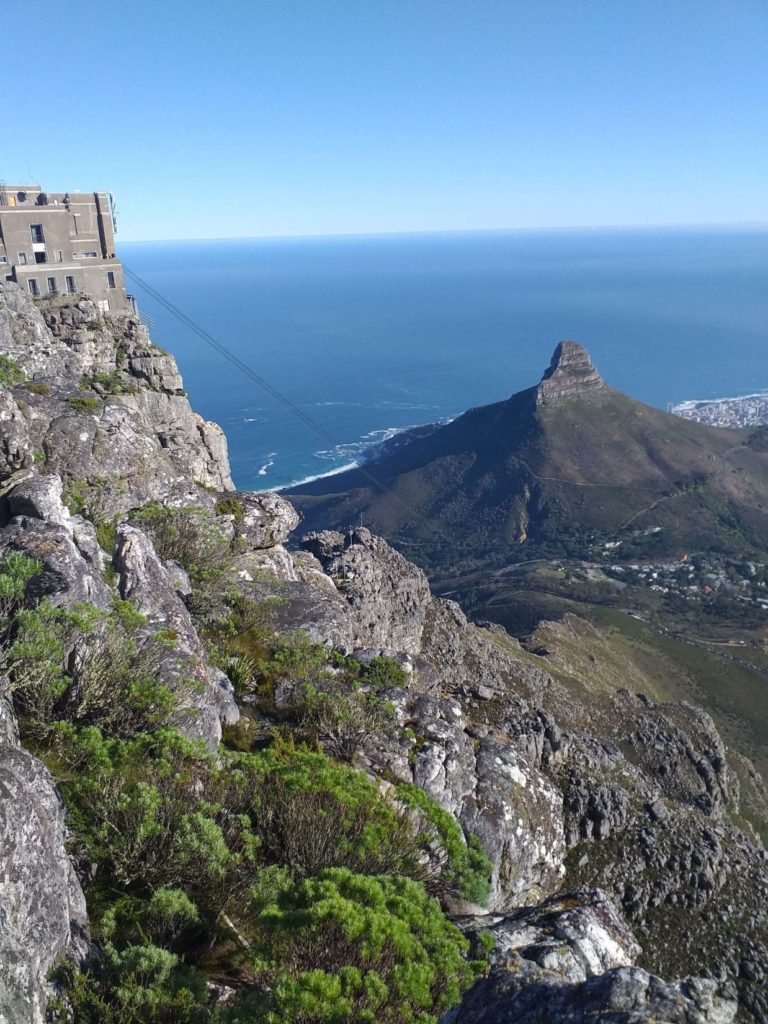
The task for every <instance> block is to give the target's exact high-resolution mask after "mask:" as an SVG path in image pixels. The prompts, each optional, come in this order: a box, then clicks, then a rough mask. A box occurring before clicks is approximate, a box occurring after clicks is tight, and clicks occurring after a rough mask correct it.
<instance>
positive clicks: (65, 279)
mask: <svg viewBox="0 0 768 1024" xmlns="http://www.w3.org/2000/svg"><path fill="white" fill-rule="evenodd" d="M116 231H117V224H116V221H115V212H114V201H113V198H112V194H111V193H109V192H42V191H41V189H40V186H39V185H5V184H0V279H2V278H4V279H5V280H6V281H15V282H16V283H17V284H19V285H21V287H22V288H26V289H27V291H29V293H30V294H31V295H33V296H40V295H47V294H56V293H62V294H64V293H69V294H71V295H87V296H88V297H89V298H90V299H92V300H93V301H94V302H96V303H97V304H98V306H99V308H100V309H102V310H105V311H106V310H116V309H128V308H131V307H132V303H131V302H130V300H129V299H128V297H127V296H126V293H125V281H124V278H123V268H122V265H121V263H120V261H119V260H118V258H117V257H116V256H115V233H116Z"/></svg>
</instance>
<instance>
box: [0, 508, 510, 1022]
mask: <svg viewBox="0 0 768 1024" xmlns="http://www.w3.org/2000/svg"><path fill="white" fill-rule="evenodd" d="M174 517H175V518H174ZM144 522H145V525H146V526H147V528H149V529H153V528H155V529H156V531H157V534H158V536H160V535H162V536H164V537H165V542H166V545H167V546H169V547H173V548H174V550H175V552H176V554H177V555H178V556H179V557H180V558H182V559H183V560H184V563H185V566H186V568H187V569H188V571H189V572H190V576H191V578H192V579H193V580H194V581H196V585H197V587H198V588H199V590H198V597H200V596H201V595H202V594H205V596H206V599H207V600H210V601H212V602H213V605H212V606H213V607H215V608H216V609H217V610H218V615H217V617H216V619H215V621H213V622H212V621H211V620H210V619H208V618H207V614H206V612H205V611H204V606H203V602H202V601H200V600H198V601H197V602H195V601H192V602H191V603H192V607H193V608H197V609H199V611H197V612H196V625H197V627H198V628H199V629H200V631H201V634H202V635H203V636H205V637H206V638H207V642H208V644H209V651H210V654H211V656H212V657H214V658H215V659H216V660H218V661H219V662H220V663H227V664H229V663H230V662H231V661H232V660H233V659H234V661H235V662H236V663H237V664H239V666H240V670H241V671H240V684H241V686H242V687H243V688H244V689H245V690H246V691H248V692H250V693H251V694H254V695H256V698H257V705H256V706H257V707H260V706H262V705H263V706H267V705H270V702H272V701H273V700H274V697H273V693H274V687H275V685H276V682H277V681H278V680H279V681H280V682H281V683H282V684H288V690H289V692H290V694H291V696H290V699H289V700H288V702H287V705H286V706H284V708H283V719H284V721H285V722H286V723H287V724H288V725H289V726H290V731H286V732H285V733H283V732H282V731H281V730H280V729H270V728H268V727H267V728H262V730H261V732H260V733H259V735H258V736H256V735H255V733H254V734H253V735H252V736H251V737H249V738H248V740H247V741H244V739H243V736H242V734H236V735H235V737H234V738H235V740H236V742H230V743H229V744H226V743H225V744H224V746H222V747H221V748H220V749H219V750H218V751H217V752H216V753H215V754H214V753H211V752H209V751H208V750H207V749H206V748H205V747H204V746H202V745H201V744H199V743H195V742H192V741H190V740H189V739H186V738H185V737H184V736H182V735H181V734H180V733H179V732H178V731H177V730H176V729H175V728H174V727H173V726H172V724H171V719H172V716H173V712H174V709H175V706H176V701H177V700H178V695H175V694H172V693H171V692H170V691H169V690H168V689H167V688H166V687H165V686H164V685H163V684H162V683H161V682H160V681H159V680H158V677H157V671H156V665H155V662H154V660H153V656H152V653H151V647H148V646H147V645H146V642H145V637H146V634H145V633H142V627H143V626H144V625H145V619H144V617H143V616H141V615H139V614H138V613H137V612H136V611H135V609H134V608H133V607H132V606H130V605H128V603H127V602H123V601H118V600H116V602H115V610H114V612H112V613H109V614H105V613H103V612H100V611H98V610H97V609H96V608H94V607H93V606H91V605H88V604H81V605H78V606H76V607H75V608H73V609H72V610H69V611H65V610H62V609H59V608H56V607H53V606H52V605H50V604H48V603H47V602H46V601H45V600H43V601H42V602H40V603H34V602H29V601H28V600H27V598H26V596H25V595H26V594H27V585H28V584H29V583H30V581H32V580H34V579H35V577H36V576H37V575H38V574H39V573H40V572H41V565H40V563H38V562H36V561H34V560H32V559H29V558H27V557H26V556H24V555H21V554H11V555H8V556H7V557H6V558H5V559H4V561H3V562H2V564H0V633H1V636H0V640H1V641H2V651H3V659H4V670H5V672H6V673H7V675H8V679H9V681H10V694H11V697H12V699H13V703H14V707H15V711H16V714H17V716H18V721H19V728H20V733H21V737H22V739H23V741H24V743H25V745H26V746H27V747H28V748H29V749H31V750H32V751H33V752H34V753H36V754H37V755H38V756H39V757H41V758H42V759H43V760H44V761H45V763H46V764H47V765H48V767H49V768H50V770H51V771H52V773H53V775H54V777H55V779H56V780H57V783H58V785H59V787H60V789H61V792H62V794H63V797H64V800H65V803H66V806H67V809H68V812H69V814H68V827H69V830H70V849H71V852H72V855H73V857H74V859H75V861H76V862H77V863H81V864H84V865H85V864H94V865H96V864H97V865H98V868H97V870H96V872H95V874H94V875H93V877H92V878H91V879H90V881H89V883H88V884H87V885H86V899H87V903H88V914H89V920H90V926H91V929H92V937H93V939H94V941H95V942H96V944H97V950H98V952H97V955H95V956H94V957H93V959H92V961H91V964H90V966H89V969H88V971H87V973H84V974H81V973H78V972H76V971H73V970H71V969H69V968H62V969H61V971H59V972H58V975H57V979H56V980H57V983H58V984H59V985H60V986H61V987H62V989H63V995H62V997H61V998H60V999H54V1000H53V1001H52V1005H51V1012H52V1013H54V1015H55V1014H56V1012H60V1013H61V1014H64V1017H63V1018H62V1019H72V1020H73V1021H74V1022H76V1024H103V1022H105V1021H107V1020H108V1021H111V1022H118V1024H171V1022H173V1024H198V1022H204V1021H205V1022H211V1021H218V1022H219V1024H235V1022H239V1021H242V1022H245V1021H249V1022H250V1021H255V1020H262V1021H265V1022H274V1024H277V1022H280V1024H289V1022H294V1021H296V1022H298V1021H302V1022H305V1024H344V1022H348V1024H353V1022H355V1024H357V1022H369V1024H373V1022H374V1021H386V1022H391V1024H430V1022H431V1024H434V1022H435V1021H436V1020H437V1017H438V1016H439V1015H440V1014H441V1013H442V1012H443V1011H444V1010H447V1009H449V1008H450V1006H452V1005H454V1004H455V1003H456V1002H457V1001H458V1000H459V998H460V996H461V993H462V992H463V991H464V990H465V989H466V988H467V987H468V986H469V985H470V984H471V982H472V980H473V979H474V977H475V976H476V974H477V972H478V971H481V970H483V969H484V966H485V965H484V963H483V962H481V961H477V962H475V961H472V960H470V959H469V943H468V941H467V940H466V939H465V938H464V937H463V936H462V935H461V933H460V932H459V930H458V929H457V928H456V927H455V926H454V925H453V924H451V923H450V921H449V920H448V918H447V917H446V916H445V914H444V913H443V910H442V907H441V903H440V900H441V899H443V898H444V897H446V896H448V895H451V896H460V897H463V898H467V899H473V900H482V899H483V898H484V897H485V896H486V895H487V893H488V879H489V876H490V870H491V865H490V862H489V860H488V858H487V857H486V856H485V854H484V852H483V851H482V849H481V847H480V846H479V844H478V843H477V841H476V840H475V839H474V838H473V837H472V836H466V837H465V836H464V835H463V833H462V832H461V829H460V827H459V826H458V825H457V823H456V822H455V820H454V819H452V818H450V816H448V815H446V814H445V812H444V811H442V809H441V808H440V807H439V806H438V805H437V804H435V803H434V801H432V800H431V799H430V798H429V797H427V796H426V794H423V793H421V792H419V794H418V799H417V798H416V797H415V796H414V794H413V793H411V792H410V790H409V789H403V791H402V792H401V791H399V790H398V789H396V788H395V787H392V788H391V791H390V792H389V793H384V792H382V791H381V790H380V788H379V787H378V786H377V785H375V784H374V783H373V782H372V781H371V780H370V779H369V778H368V776H367V775H365V774H364V773H363V772H361V771H358V770H357V769H355V768H354V767H353V766H352V765H351V764H350V763H349V758H350V756H351V754H350V749H353V748H350V746H349V745H346V744H345V741H346V740H348V739H349V736H350V731H351V730H353V729H354V728H360V727H361V722H362V723H363V725H364V726H365V727H367V728H370V727H371V726H372V725H374V726H375V725H377V724H381V723H386V724H387V725H388V727H389V728H396V726H395V724H394V721H393V716H392V715H391V714H387V702H386V701H385V700H384V699H383V698H381V697H378V696H377V693H376V690H377V687H389V686H393V685H395V686H396V685H398V684H402V678H401V672H402V670H401V669H400V668H399V666H398V665H397V664H396V663H394V662H391V661H390V660H389V659H387V658H378V659H376V660H375V661H374V663H372V664H371V665H370V666H368V667H366V668H363V667H361V666H359V665H357V664H356V663H352V662H351V661H350V660H349V659H345V658H344V657H343V656H341V655H338V654H336V653H335V652H332V651H329V650H328V649H327V648H325V647H321V646H318V645H314V644H312V643H311V642H310V641H309V640H308V638H306V637H305V636H303V634H297V635H296V636H295V637H293V638H290V637H288V638H286V637H280V638H278V637H277V636H275V635H274V634H273V633H272V632H271V630H270V628H269V626H268V619H269V612H268V609H264V608H261V607H259V606H258V605H256V604H255V602H252V601H250V600H249V599H248V598H244V597H243V596H242V595H238V594H235V593H233V592H231V591H230V589H229V588H228V586H227V585H226V584H225V582H224V580H223V578H222V577H221V576H220V575H219V573H218V572H214V571H213V570H212V568H211V566H210V564H209V559H210V556H211V552H212V551H218V552H219V554H220V555H222V554H223V552H222V551H221V548H220V537H219V535H218V534H216V533H212V534H211V533H210V531H211V530H215V527H214V524H213V523H212V521H211V519H210V516H209V515H207V514H205V513H203V511H202V510H200V511H199V512H190V511H189V510H183V511H182V510H179V511H178V512H168V513H167V514H166V513H162V514H161V513H160V512H158V510H151V509H150V511H149V512H147V513H146V514H145V516H144ZM208 610H210V606H209V609H208ZM96 635H98V636H99V637H100V639H101V642H100V643H99V644H94V643H91V642H89V638H90V637H92V636H96ZM158 639H159V641H160V643H161V644H163V645H166V646H168V647H172V646H173V643H174V637H173V636H171V635H170V634H169V635H167V636H165V635H163V636H160V637H159V638H158ZM75 649H77V651H78V655H77V657H76V658H74V657H73V656H72V652H73V651H74V650H75ZM246 658H247V659H250V660H248V661H247V662H246V663H245V664H244V663H243V659H246ZM190 685H193V684H191V683H190ZM350 709H353V710H352V712H350ZM355 709H357V710H355ZM372 709H373V710H372ZM377 715H378V716H379V717H376V716H377ZM372 716H373V717H372ZM350 718H351V724H350ZM326 730H328V735H329V736H330V737H331V742H330V744H324V743H323V742H321V739H320V737H321V735H322V736H325V735H326ZM353 746H354V745H353ZM329 748H331V749H329ZM412 807H418V809H419V812H420V813H419V814H418V815H414V814H413V813H412V812H411V808H412ZM232 980H236V981H237V982H239V983H241V984H242V992H241V995H240V998H239V999H238V1001H237V1002H235V1004H234V1005H231V1006H229V1007H227V1008H223V1009H221V1010H220V1011H216V1012H215V1013H212V1012H211V1010H210V1008H209V991H208V988H207V982H209V981H214V982H227V981H232ZM69 1007H71V1009H69Z"/></svg>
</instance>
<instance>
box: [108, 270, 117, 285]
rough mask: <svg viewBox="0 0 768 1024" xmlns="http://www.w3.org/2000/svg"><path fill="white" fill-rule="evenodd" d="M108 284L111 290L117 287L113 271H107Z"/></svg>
mask: <svg viewBox="0 0 768 1024" xmlns="http://www.w3.org/2000/svg"><path fill="white" fill-rule="evenodd" d="M107 284H108V285H109V287H110V288H114V287H115V275H114V274H113V273H112V271H111V270H108V271H107Z"/></svg>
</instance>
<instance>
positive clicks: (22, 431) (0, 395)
mask: <svg viewBox="0 0 768 1024" xmlns="http://www.w3.org/2000/svg"><path fill="white" fill-rule="evenodd" d="M33 461H34V459H33V454H32V445H31V443H30V440H29V428H28V427H27V422H26V420H25V419H24V416H23V415H22V412H21V409H19V407H18V405H17V404H16V401H15V399H14V397H13V395H12V394H11V393H10V392H9V391H7V390H6V389H5V388H3V387H0V480H7V479H8V477H9V476H11V475H12V474H13V473H17V472H18V471H19V470H21V469H25V468H26V467H28V466H31V465H32V464H33Z"/></svg>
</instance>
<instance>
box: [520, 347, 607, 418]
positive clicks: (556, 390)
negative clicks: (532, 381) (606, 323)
mask: <svg viewBox="0 0 768 1024" xmlns="http://www.w3.org/2000/svg"><path fill="white" fill-rule="evenodd" d="M603 388H605V381H604V380H603V378H602V377H601V376H600V374H599V373H598V372H597V370H596V369H595V367H594V366H593V365H592V360H591V359H590V358H589V352H587V350H586V349H585V348H584V346H583V345H579V343H578V342H577V341H561V342H560V344H559V345H558V346H557V348H556V349H555V352H554V355H553V356H552V362H551V363H550V364H549V368H548V369H547V370H546V371H545V372H544V376H543V377H542V378H541V382H540V383H539V386H538V387H537V388H536V405H545V404H547V403H548V402H554V401H557V399H560V398H571V397H573V396H574V395H584V394H589V393H592V392H594V391H601V390H602V389H603Z"/></svg>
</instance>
